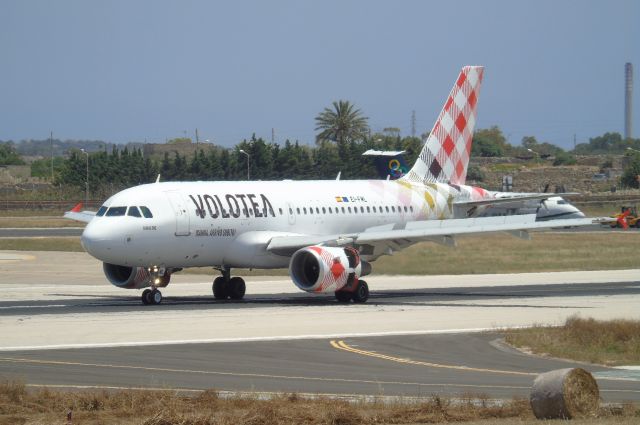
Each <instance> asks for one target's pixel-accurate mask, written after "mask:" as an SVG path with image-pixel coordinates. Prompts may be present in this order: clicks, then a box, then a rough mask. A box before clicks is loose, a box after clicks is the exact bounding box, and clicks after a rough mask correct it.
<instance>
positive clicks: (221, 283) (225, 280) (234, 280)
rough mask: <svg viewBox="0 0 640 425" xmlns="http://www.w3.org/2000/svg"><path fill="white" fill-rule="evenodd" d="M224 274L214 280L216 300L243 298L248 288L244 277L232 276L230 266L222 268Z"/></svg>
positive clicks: (213, 287)
mask: <svg viewBox="0 0 640 425" xmlns="http://www.w3.org/2000/svg"><path fill="white" fill-rule="evenodd" d="M220 272H222V276H218V277H216V278H215V279H214V280H213V286H212V289H213V297H214V298H215V299H216V300H226V299H228V298H230V299H232V300H241V299H242V298H243V297H244V294H245V291H246V289H247V286H246V284H245V283H244V279H242V278H241V277H238V276H234V277H231V269H230V268H222V269H221V270H220Z"/></svg>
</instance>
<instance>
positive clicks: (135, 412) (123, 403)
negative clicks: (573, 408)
mask: <svg viewBox="0 0 640 425" xmlns="http://www.w3.org/2000/svg"><path fill="white" fill-rule="evenodd" d="M69 411H72V415H73V423H78V424H80V423H81V424H89V425H92V424H116V423H117V424H122V425H127V424H143V425H174V424H175V425H209V424H216V425H232V424H234V425H235V424H247V425H289V424H291V425H293V424H295V425H298V424H307V425H324V424H327V425H361V424H362V425H364V424H423V423H451V422H466V423H473V424H475V423H478V424H480V423H482V424H488V423H499V424H505V425H506V424H513V423H518V424H523V423H535V421H534V419H533V415H532V413H531V410H530V407H529V402H528V401H527V400H524V399H513V400H509V401H505V402H503V403H501V404H496V403H491V402H489V401H488V400H487V399H486V397H482V396H479V397H472V396H465V397H462V398H460V399H456V401H452V400H450V399H446V398H441V397H439V396H437V395H434V396H432V397H431V398H430V399H427V400H425V401H423V402H414V403H402V402H395V403H383V402H381V401H364V400H360V401H355V402H347V401H343V400H336V399H329V398H316V399H306V398H302V397H300V396H298V395H296V394H283V395H281V396H276V397H274V398H271V399H269V400H261V399H257V398H252V397H239V396H238V397H231V398H221V397H219V396H218V394H217V393H216V392H215V391H213V390H208V391H204V392H202V393H199V394H198V395H196V396H183V395H178V394H176V393H175V392H174V391H170V390H168V391H138V390H129V391H117V392H107V391H79V392H77V391H75V392H69V391H54V390H49V389H39V390H35V391H28V390H27V388H26V386H25V385H24V384H23V383H21V382H16V381H4V382H0V424H2V425H4V424H7V425H8V424H12V425H13V424H27V423H28V424H52V423H61V424H62V423H65V421H66V415H67V413H68V412H69ZM599 416H600V417H599V422H598V423H623V422H624V421H626V420H627V419H633V418H634V417H635V418H637V417H638V416H640V409H639V408H638V406H635V405H630V404H629V405H625V406H623V407H622V408H617V409H615V410H612V409H602V410H601V411H600V412H599ZM574 423H580V422H574ZM629 423H631V422H629Z"/></svg>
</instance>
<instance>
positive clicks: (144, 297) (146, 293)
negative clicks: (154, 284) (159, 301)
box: [141, 288, 151, 305]
mask: <svg viewBox="0 0 640 425" xmlns="http://www.w3.org/2000/svg"><path fill="white" fill-rule="evenodd" d="M150 293H151V289H149V288H147V289H145V290H144V291H142V297H141V298H142V304H144V305H148V304H150V303H151V300H150V299H149V294H150Z"/></svg>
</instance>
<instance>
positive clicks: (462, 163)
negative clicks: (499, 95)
mask: <svg viewBox="0 0 640 425" xmlns="http://www.w3.org/2000/svg"><path fill="white" fill-rule="evenodd" d="M483 72H484V67H482V66H465V67H463V68H462V70H461V71H460V75H458V79H457V80H456V82H455V84H454V85H453V88H452V89H451V93H449V97H448V98H447V101H446V102H445V104H444V107H443V108H442V112H440V115H439V116H438V119H437V120H436V123H435V124H434V126H433V129H432V130H431V133H429V137H428V138H427V142H426V143H425V144H424V146H423V148H422V151H421V152H420V155H419V156H418V159H417V160H416V163H415V164H414V165H413V167H412V168H411V170H409V172H408V173H407V174H405V175H404V177H402V179H404V180H408V181H411V182H416V183H423V184H424V183H436V182H439V183H450V184H464V182H465V180H466V178H467V167H468V165H469V155H470V154H471V141H472V139H473V129H474V127H475V124H476V111H477V106H478V97H479V95H480V86H481V84H482V74H483Z"/></svg>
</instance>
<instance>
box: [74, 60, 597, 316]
mask: <svg viewBox="0 0 640 425" xmlns="http://www.w3.org/2000/svg"><path fill="white" fill-rule="evenodd" d="M483 73H484V68H483V67H482V66H465V67H463V68H462V69H461V71H460V73H459V75H458V77H457V79H456V80H455V83H454V85H453V88H452V89H451V92H450V94H449V96H448V97H447V100H446V102H445V104H444V107H443V109H442V111H441V112H440V115H439V116H438V118H437V120H436V122H435V125H434V127H433V130H432V131H431V133H430V136H429V138H428V139H427V141H426V143H425V145H424V147H423V148H422V151H421V153H420V155H419V156H418V159H417V160H416V162H415V163H414V164H413V166H412V167H411V169H409V171H408V172H407V173H406V174H405V175H404V176H403V177H402V178H400V179H398V180H394V181H386V180H351V181H347V180H339V179H336V180H324V181H323V180H312V181H292V180H282V181H234V182H222V181H197V182H160V181H159V179H158V180H156V182H155V183H150V184H143V185H140V186H135V187H132V188H129V189H125V190H123V191H121V192H118V193H116V194H115V195H113V196H111V197H110V198H109V199H107V200H106V201H105V202H104V204H103V205H102V206H101V207H100V208H99V209H98V211H97V212H90V211H81V207H80V206H78V207H77V208H74V210H72V211H68V212H67V213H65V217H67V218H71V219H75V220H81V221H86V222H88V223H87V226H86V227H85V229H84V231H83V233H82V237H81V242H82V245H83V247H84V249H85V250H86V251H87V252H88V253H89V254H90V255H92V256H93V257H95V258H97V259H98V260H100V261H102V262H103V270H104V274H105V276H106V278H107V279H108V280H109V282H111V283H112V284H113V285H115V286H117V287H120V288H126V289H143V288H144V291H143V292H142V297H141V298H142V303H143V304H159V303H161V302H162V293H161V292H160V290H159V288H162V287H165V286H167V285H168V284H169V282H170V279H171V275H172V274H173V273H176V272H178V271H180V270H182V269H183V268H186V267H203V266H206V267H212V268H214V269H216V270H218V271H219V272H220V274H221V275H220V276H218V277H216V278H215V279H214V281H213V285H212V290H213V296H214V298H215V299H216V300H226V299H231V300H239V299H242V298H243V297H244V295H245V292H246V285H245V281H244V280H243V279H242V278H241V277H239V276H231V270H232V269H234V268H251V269H269V268H284V267H288V270H289V275H290V277H291V280H292V281H293V283H294V284H295V286H297V287H298V288H299V289H301V290H303V291H306V292H309V293H315V294H326V293H333V294H334V295H335V298H336V299H337V300H338V301H339V302H345V303H346V302H351V301H353V302H355V303H364V302H366V301H367V299H368V298H369V286H368V284H367V283H366V281H365V280H364V279H362V277H364V276H366V275H368V274H370V273H371V271H372V267H371V262H373V261H375V260H376V259H377V258H378V257H380V256H382V255H391V254H393V253H395V252H397V251H399V250H401V249H403V248H406V247H408V246H410V245H413V244H415V243H417V242H420V241H432V242H437V243H440V244H444V245H454V244H455V239H454V238H455V236H457V235H465V234H479V233H483V232H508V233H510V234H512V235H514V236H517V237H521V238H525V239H527V238H528V237H529V234H528V230H532V229H541V228H549V227H563V226H568V225H572V226H578V225H588V224H592V222H593V221H592V220H591V219H578V220H552V221H548V222H544V223H540V222H536V221H535V214H528V215H515V216H504V217H474V215H475V213H476V212H477V211H479V210H481V209H483V208H485V207H486V206H487V205H491V204H493V205H495V204H499V203H501V202H505V201H504V200H501V199H499V198H491V199H488V192H487V191H486V190H484V189H482V188H480V187H474V186H467V185H464V184H463V183H464V181H465V178H466V173H467V166H468V162H469V154H470V152H471V140H472V134H473V128H474V125H475V122H476V114H477V102H478V96H479V93H480V87H481V82H482V77H483ZM546 197H548V194H534V195H523V196H520V197H518V201H522V202H524V201H528V200H532V199H541V198H546ZM507 202H510V203H513V202H515V200H514V199H513V198H509V199H508V200H507Z"/></svg>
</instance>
